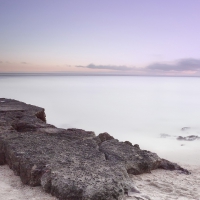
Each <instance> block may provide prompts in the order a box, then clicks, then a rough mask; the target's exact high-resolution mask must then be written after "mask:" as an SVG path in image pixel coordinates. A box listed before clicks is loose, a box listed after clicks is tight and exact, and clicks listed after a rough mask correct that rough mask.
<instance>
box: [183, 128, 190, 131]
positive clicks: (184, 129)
mask: <svg viewBox="0 0 200 200" xmlns="http://www.w3.org/2000/svg"><path fill="white" fill-rule="evenodd" d="M188 130H190V127H183V128H181V131H188Z"/></svg>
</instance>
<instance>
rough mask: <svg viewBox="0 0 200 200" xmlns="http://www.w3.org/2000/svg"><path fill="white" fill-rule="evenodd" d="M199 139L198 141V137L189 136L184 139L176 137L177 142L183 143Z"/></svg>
mask: <svg viewBox="0 0 200 200" xmlns="http://www.w3.org/2000/svg"><path fill="white" fill-rule="evenodd" d="M199 139H200V137H199V136H197V135H189V136H186V137H183V136H178V137H177V140H184V141H194V140H199Z"/></svg>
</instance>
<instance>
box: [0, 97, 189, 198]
mask: <svg viewBox="0 0 200 200" xmlns="http://www.w3.org/2000/svg"><path fill="white" fill-rule="evenodd" d="M3 164H8V165H9V167H10V168H11V169H12V170H13V171H14V173H15V174H16V175H18V176H20V178H21V180H22V182H23V183H24V184H28V185H31V186H38V185H42V187H43V189H44V190H45V191H46V192H48V193H51V194H52V195H55V196H56V197H57V198H58V199H60V200H122V199H125V197H126V196H127V195H128V193H129V191H133V188H134V183H133V182H132V180H131V178H130V177H129V174H141V173H149V172H151V170H154V169H157V168H163V169H166V170H180V172H183V173H185V174H189V172H188V171H187V170H186V169H183V168H181V167H180V166H179V165H177V164H175V163H171V162H169V161H167V160H164V159H161V158H159V157H158V156H157V154H155V153H152V152H149V151H146V150H141V149H140V148H139V145H132V144H131V143H130V142H128V141H126V142H119V141H118V140H117V139H114V138H113V137H112V136H110V135H109V134H108V133H102V134H99V135H98V136H96V135H95V134H94V132H92V131H85V130H81V129H67V130H65V129H60V128H56V127H55V126H53V125H50V124H47V123H46V117H45V112H44V109H43V108H39V107H36V106H32V105H28V104H25V103H22V102H19V101H16V100H11V99H4V98H0V165H3Z"/></svg>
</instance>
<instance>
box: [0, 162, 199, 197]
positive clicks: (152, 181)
mask: <svg viewBox="0 0 200 200" xmlns="http://www.w3.org/2000/svg"><path fill="white" fill-rule="evenodd" d="M183 167H185V168H187V169H189V171H190V172H191V174H190V175H185V174H182V173H180V172H178V171H166V170H163V169H156V170H152V172H151V173H145V174H140V175H130V176H131V178H132V180H133V184H134V186H135V189H136V191H137V190H138V191H139V193H137V192H130V193H129V196H128V197H126V198H125V200H136V199H137V198H140V199H142V200H167V199H168V200H171V199H177V200H198V199H200V166H198V165H183ZM0 180H1V182H0V196H1V198H2V199H3V200H21V199H23V200H58V199H57V198H56V197H54V196H52V195H51V194H48V193H46V192H45V191H44V190H43V189H42V187H41V186H37V187H30V186H28V185H24V184H23V183H22V182H21V180H20V177H19V176H16V175H14V172H13V171H12V170H11V169H10V168H9V167H8V165H2V166H0Z"/></svg>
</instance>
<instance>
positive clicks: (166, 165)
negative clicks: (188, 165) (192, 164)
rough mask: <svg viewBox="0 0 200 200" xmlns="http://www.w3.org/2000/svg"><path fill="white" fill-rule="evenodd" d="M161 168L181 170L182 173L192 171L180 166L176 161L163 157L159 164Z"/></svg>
mask: <svg viewBox="0 0 200 200" xmlns="http://www.w3.org/2000/svg"><path fill="white" fill-rule="evenodd" d="M158 168H160V169H166V170H179V171H180V172H181V173H184V174H187V175H188V174H190V172H189V171H188V170H186V169H184V168H182V167H180V166H179V165H177V164H176V163H172V162H170V161H168V160H165V159H161V163H160V165H159V167H158Z"/></svg>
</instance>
